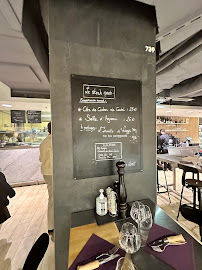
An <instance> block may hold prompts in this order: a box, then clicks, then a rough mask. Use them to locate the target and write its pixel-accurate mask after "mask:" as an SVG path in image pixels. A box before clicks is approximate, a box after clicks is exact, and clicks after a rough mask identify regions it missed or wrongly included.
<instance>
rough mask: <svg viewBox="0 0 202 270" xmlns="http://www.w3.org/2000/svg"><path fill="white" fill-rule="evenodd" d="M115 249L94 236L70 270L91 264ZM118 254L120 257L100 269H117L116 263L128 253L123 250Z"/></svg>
mask: <svg viewBox="0 0 202 270" xmlns="http://www.w3.org/2000/svg"><path fill="white" fill-rule="evenodd" d="M113 247H114V245H113V244H111V243H109V242H108V241H106V240H104V239H102V238H100V237H99V236H97V235H95V234H93V235H92V236H91V237H90V239H89V240H88V242H87V243H86V244H85V246H84V247H83V249H82V250H81V252H80V253H79V255H78V256H77V257H76V259H75V261H74V262H73V263H72V265H71V267H70V268H69V270H76V269H77V266H78V265H83V264H86V263H89V262H90V261H94V260H95V258H96V257H97V256H99V255H100V254H102V253H106V252H108V251H109V250H111V249H112V248H113ZM116 254H120V257H117V258H115V259H114V260H112V261H110V262H108V263H105V264H102V265H101V266H100V267H99V270H114V269H115V268H116V263H117V261H118V259H120V258H121V257H124V256H125V254H126V253H125V251H123V250H122V249H119V250H118V251H117V252H116ZM105 258H106V256H105Z"/></svg>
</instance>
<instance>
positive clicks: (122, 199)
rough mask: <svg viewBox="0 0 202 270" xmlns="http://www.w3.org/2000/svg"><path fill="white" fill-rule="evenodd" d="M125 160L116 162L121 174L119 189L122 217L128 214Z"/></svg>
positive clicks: (120, 213)
mask: <svg viewBox="0 0 202 270" xmlns="http://www.w3.org/2000/svg"><path fill="white" fill-rule="evenodd" d="M125 165H126V164H125V162H124V161H118V162H117V163H116V167H117V168H118V171H117V172H118V174H119V190H118V197H119V209H118V210H119V215H120V217H121V218H126V216H127V210H128V206H127V192H126V187H125V183H124V168H125Z"/></svg>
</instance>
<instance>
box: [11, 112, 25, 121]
mask: <svg viewBox="0 0 202 270" xmlns="http://www.w3.org/2000/svg"><path fill="white" fill-rule="evenodd" d="M15 112H20V114H21V120H18V121H15ZM11 123H13V124H25V123H26V111H25V110H11Z"/></svg>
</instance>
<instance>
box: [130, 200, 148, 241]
mask: <svg viewBox="0 0 202 270" xmlns="http://www.w3.org/2000/svg"><path fill="white" fill-rule="evenodd" d="M130 215H131V217H132V219H133V220H134V221H135V222H136V223H137V225H138V233H139V234H140V236H141V246H144V245H145V243H146V241H147V238H148V234H149V230H150V228H151V227H152V223H153V219H152V213H151V210H150V208H149V206H147V205H144V204H143V203H141V202H134V203H133V204H132V207H131V211H130Z"/></svg>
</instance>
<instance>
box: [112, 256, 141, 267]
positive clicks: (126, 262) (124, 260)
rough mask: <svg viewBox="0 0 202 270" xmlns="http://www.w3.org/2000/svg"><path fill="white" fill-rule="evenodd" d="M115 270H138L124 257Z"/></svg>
mask: <svg viewBox="0 0 202 270" xmlns="http://www.w3.org/2000/svg"><path fill="white" fill-rule="evenodd" d="M115 270H137V268H136V266H135V265H134V264H133V262H132V261H131V260H130V259H129V258H127V257H125V258H124V257H122V258H120V259H119V260H118V261H117V264H116V269H115Z"/></svg>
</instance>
